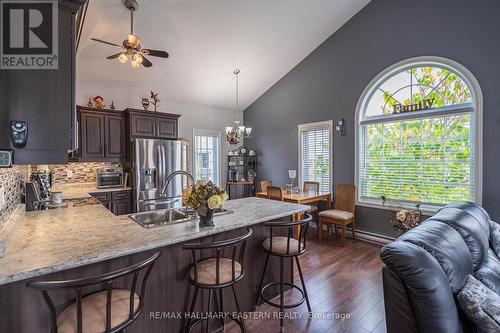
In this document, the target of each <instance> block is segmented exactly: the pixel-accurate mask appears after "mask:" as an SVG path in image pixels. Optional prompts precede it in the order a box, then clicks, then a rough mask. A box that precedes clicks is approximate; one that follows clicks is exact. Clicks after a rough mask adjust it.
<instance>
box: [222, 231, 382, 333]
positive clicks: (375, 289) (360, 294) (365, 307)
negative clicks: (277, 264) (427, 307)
mask: <svg viewBox="0 0 500 333" xmlns="http://www.w3.org/2000/svg"><path fill="white" fill-rule="evenodd" d="M380 247H381V246H378V245H374V244H370V243H366V242H363V241H359V240H358V241H353V240H348V241H347V243H346V247H341V246H340V241H338V240H330V239H328V240H327V239H324V240H323V241H318V240H317V239H312V240H311V241H309V242H308V243H307V252H306V254H304V255H303V256H302V257H300V263H301V266H302V270H303V273H304V278H305V280H306V286H307V290H308V293H309V299H310V301H311V307H312V310H313V312H314V314H315V316H316V318H313V319H312V320H311V321H308V320H307V307H306V304H305V303H304V304H302V305H301V306H300V307H298V308H295V309H290V310H288V311H287V315H288V316H289V317H286V318H287V319H286V320H285V332H300V333H327V332H332V333H333V332H353V333H354V332H356V333H367V332H373V333H381V332H386V327H385V318H384V299H383V292H382V274H381V270H382V262H381V260H380V258H379V250H380ZM271 264H272V262H271ZM295 283H298V284H300V280H299V275H298V273H297V272H295ZM297 294H298V293H297V292H294V291H289V292H287V295H286V296H285V299H286V300H287V302H290V301H293V299H296V297H295V296H296V295H297ZM275 301H278V302H279V296H278V298H276V299H275ZM257 312H258V313H260V315H261V316H262V314H271V315H273V314H275V315H276V316H277V315H278V312H277V309H276V308H273V307H271V306H269V305H268V304H263V305H260V306H259V307H258V309H257ZM299 315H302V317H299ZM342 315H343V316H344V319H342V318H341V317H340V316H342ZM292 316H294V317H293V318H292ZM318 316H323V318H318ZM327 316H330V318H327ZM332 316H334V318H332ZM335 316H337V317H335ZM347 316H348V318H347ZM246 327H247V331H248V332H258V333H276V332H279V319H278V318H277V317H271V318H270V319H269V318H262V317H255V316H254V318H251V319H247V320H246ZM226 332H230V333H236V332H239V329H238V328H236V326H235V325H233V324H232V323H231V324H229V325H228V326H227V327H226Z"/></svg>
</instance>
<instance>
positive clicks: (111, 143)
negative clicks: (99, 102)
mask: <svg viewBox="0 0 500 333" xmlns="http://www.w3.org/2000/svg"><path fill="white" fill-rule="evenodd" d="M104 122H105V124H106V127H105V130H104V147H105V149H106V151H105V155H106V157H107V158H117V159H120V160H124V159H126V158H127V138H126V136H127V131H126V117H125V116H124V115H105V116H104Z"/></svg>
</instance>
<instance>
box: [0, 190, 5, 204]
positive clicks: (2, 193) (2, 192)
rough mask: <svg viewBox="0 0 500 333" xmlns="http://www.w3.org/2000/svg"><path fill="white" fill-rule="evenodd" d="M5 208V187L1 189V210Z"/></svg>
mask: <svg viewBox="0 0 500 333" xmlns="http://www.w3.org/2000/svg"><path fill="white" fill-rule="evenodd" d="M4 208H5V191H4V189H3V187H0V210H3V209H4Z"/></svg>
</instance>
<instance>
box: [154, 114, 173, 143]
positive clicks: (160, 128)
mask: <svg viewBox="0 0 500 333" xmlns="http://www.w3.org/2000/svg"><path fill="white" fill-rule="evenodd" d="M156 128H157V130H156V136H157V137H158V138H160V139H177V119H169V118H158V119H157V120H156Z"/></svg>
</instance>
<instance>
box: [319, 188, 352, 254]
mask: <svg viewBox="0 0 500 333" xmlns="http://www.w3.org/2000/svg"><path fill="white" fill-rule="evenodd" d="M355 200H356V186H354V185H351V184H337V186H335V209H329V210H324V211H322V212H320V213H319V214H318V216H319V221H318V239H319V240H321V239H323V224H326V225H328V230H329V231H331V226H333V227H334V228H335V234H337V226H341V227H342V246H345V238H346V226H347V225H349V224H352V226H351V229H352V238H353V239H356V233H355V228H356V224H355V215H354V213H355Z"/></svg>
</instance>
